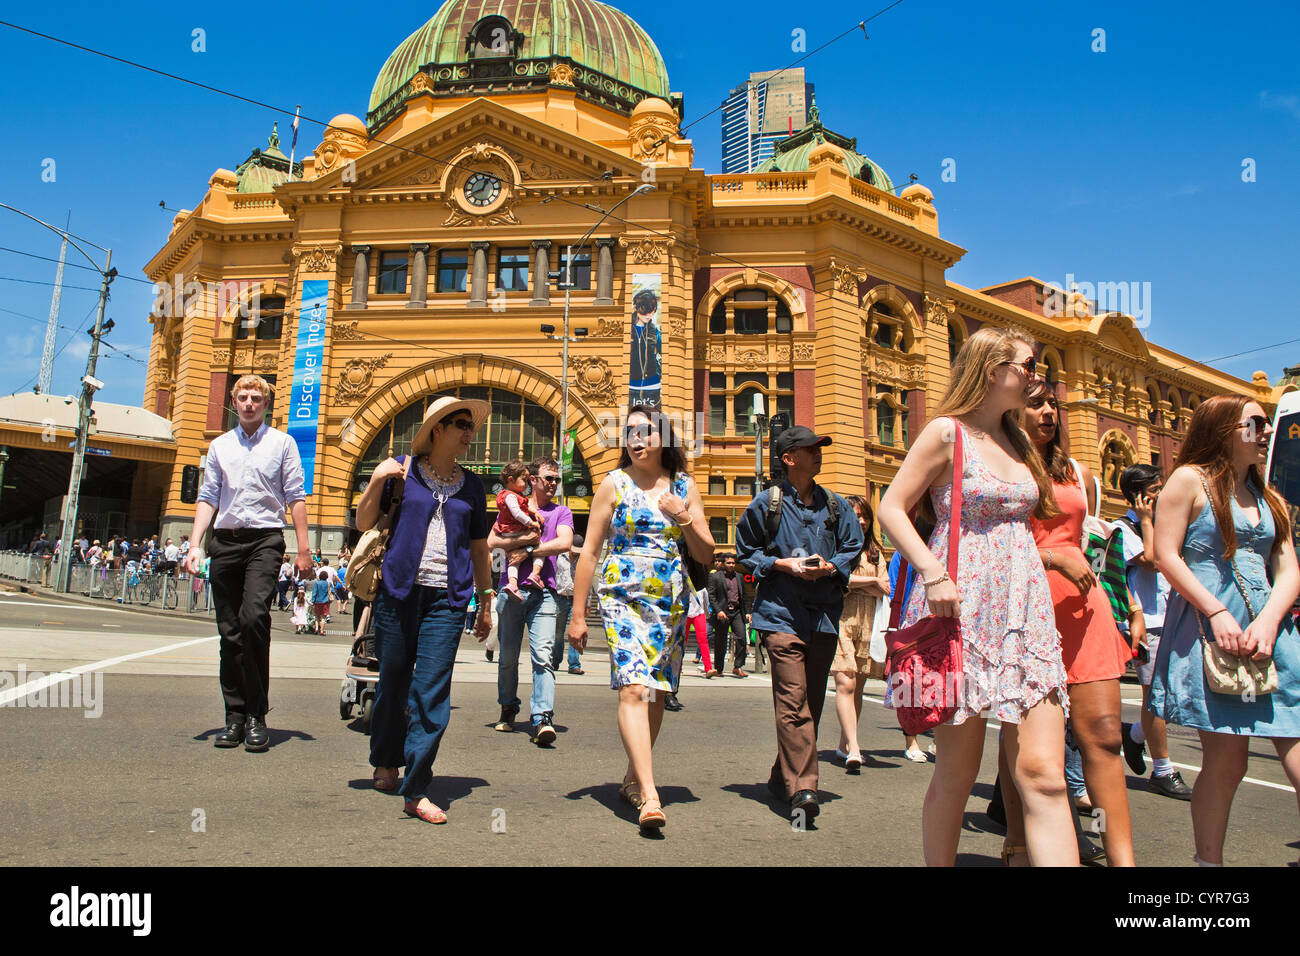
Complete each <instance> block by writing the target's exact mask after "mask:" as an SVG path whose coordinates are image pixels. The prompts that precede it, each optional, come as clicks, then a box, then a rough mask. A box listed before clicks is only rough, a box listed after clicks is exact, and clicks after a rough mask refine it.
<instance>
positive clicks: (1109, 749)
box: [1070, 679, 1134, 866]
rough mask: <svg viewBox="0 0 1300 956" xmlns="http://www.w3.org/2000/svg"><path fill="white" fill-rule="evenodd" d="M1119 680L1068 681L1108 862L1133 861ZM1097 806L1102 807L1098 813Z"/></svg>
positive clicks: (1077, 735)
mask: <svg viewBox="0 0 1300 956" xmlns="http://www.w3.org/2000/svg"><path fill="white" fill-rule="evenodd" d="M1119 708H1120V700H1119V680H1118V679H1116V680H1098V681H1089V682H1087V683H1084V684H1071V685H1070V726H1071V727H1072V728H1073V732H1074V742H1075V744H1076V745H1077V746H1078V748H1079V755H1080V756H1081V757H1082V758H1083V779H1084V782H1085V783H1086V784H1087V787H1088V796H1089V798H1090V799H1091V800H1092V805H1093V808H1094V809H1093V816H1094V818H1096V819H1098V820H1099V822H1100V828H1101V842H1102V844H1103V845H1104V846H1105V847H1106V861H1107V863H1108V864H1109V865H1110V866H1133V865H1134V861H1133V826H1132V823H1131V821H1130V819H1129V807H1128V784H1127V782H1126V780H1125V776H1124V758H1123V757H1122V756H1121V755H1120V734H1121V733H1122V732H1123V731H1122V729H1121V726H1120V724H1121V721H1120V712H1119ZM1097 811H1100V814H1098V812H1097Z"/></svg>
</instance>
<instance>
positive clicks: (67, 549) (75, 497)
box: [54, 249, 117, 592]
mask: <svg viewBox="0 0 1300 956" xmlns="http://www.w3.org/2000/svg"><path fill="white" fill-rule="evenodd" d="M116 276H117V270H116V269H114V268H113V250H111V249H110V250H108V259H107V261H106V262H105V263H104V272H103V280H102V281H101V282H100V285H99V311H98V312H96V313H95V331H94V332H92V333H91V335H90V355H89V356H88V357H87V358H86V374H85V377H83V378H82V380H81V399H80V401H79V402H78V403H77V440H76V442H75V445H74V448H73V452H72V474H71V476H69V478H68V499H67V503H66V505H65V506H64V509H63V534H62V536H61V538H62V542H63V544H62V547H61V548H60V558H59V567H58V577H57V579H56V582H55V586H54V589H55V590H56V591H63V592H67V591H69V590H71V589H72V548H73V536H74V535H75V534H76V532H77V510H78V507H79V505H80V499H81V479H82V476H83V474H84V473H85V470H86V442H87V439H88V438H89V436H88V435H87V432H88V431H89V429H90V409H91V405H92V404H93V403H94V400H95V390H96V386H95V385H92V384H91V383H92V382H93V381H94V379H95V367H96V366H97V365H98V363H99V339H100V336H101V335H103V334H104V310H105V308H106V307H107V306H108V287H109V285H110V284H111V283H112V281H113V279H114V278H115V277H116Z"/></svg>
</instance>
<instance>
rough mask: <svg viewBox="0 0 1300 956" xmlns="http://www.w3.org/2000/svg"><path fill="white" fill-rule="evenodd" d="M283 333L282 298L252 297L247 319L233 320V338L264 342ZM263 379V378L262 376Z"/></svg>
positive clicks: (274, 296) (269, 296) (268, 296)
mask: <svg viewBox="0 0 1300 956" xmlns="http://www.w3.org/2000/svg"><path fill="white" fill-rule="evenodd" d="M283 331H284V296H282V295H267V296H253V298H252V299H250V300H249V302H248V318H246V319H245V318H236V319H235V338H236V339H246V338H248V336H249V333H250V332H251V333H252V335H253V337H254V338H256V339H260V340H262V341H266V340H269V339H278V338H279V337H280V336H281V334H283ZM263 377H265V376H263Z"/></svg>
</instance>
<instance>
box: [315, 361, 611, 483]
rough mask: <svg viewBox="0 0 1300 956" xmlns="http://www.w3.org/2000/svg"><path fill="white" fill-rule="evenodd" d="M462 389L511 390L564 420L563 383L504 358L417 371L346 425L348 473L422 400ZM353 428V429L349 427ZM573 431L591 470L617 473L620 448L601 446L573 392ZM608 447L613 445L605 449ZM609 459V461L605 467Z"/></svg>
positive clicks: (394, 382)
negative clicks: (399, 416) (615, 466)
mask: <svg viewBox="0 0 1300 956" xmlns="http://www.w3.org/2000/svg"><path fill="white" fill-rule="evenodd" d="M458 385H483V386H494V387H498V388H503V389H508V390H509V391H511V392H514V393H516V394H518V395H522V396H523V397H524V398H527V399H529V400H530V401H533V402H536V403H537V404H538V405H541V406H542V407H543V408H545V409H546V410H547V411H549V412H552V413H553V414H554V415H555V417H556V418H557V419H558V418H559V417H560V407H561V404H562V403H561V393H562V385H561V383H560V381H559V379H557V378H555V377H553V376H551V375H548V374H546V373H545V372H541V371H539V370H538V369H535V368H533V367H531V366H529V365H526V364H524V363H523V362H519V361H516V360H515V359H510V358H505V357H504V356H499V355H484V354H481V353H480V354H466V355H462V356H457V357H455V358H444V359H437V360H435V361H433V362H427V363H425V364H424V365H419V366H416V367H415V368H412V369H409V370H408V371H405V372H403V373H402V374H401V375H398V376H396V377H394V378H393V379H391V380H389V382H388V383H387V384H385V385H384V386H383V387H382V388H379V389H376V391H375V392H374V394H372V395H371V396H370V398H369V399H368V400H367V401H366V403H365V404H364V405H362V406H361V407H360V408H359V409H357V411H356V413H355V414H354V415H353V416H352V418H350V419H348V420H346V421H345V424H344V427H343V429H342V434H341V435H339V436H338V441H337V446H338V449H339V451H340V453H341V455H342V461H341V463H340V464H341V466H342V469H343V472H344V473H345V474H347V475H351V474H352V472H353V471H354V470H355V469H356V466H357V465H358V463H359V462H360V461H361V458H362V456H363V455H364V454H365V453H366V449H367V448H369V447H370V443H371V442H372V441H374V439H375V438H376V436H377V435H378V434H379V431H380V429H381V428H383V427H384V426H385V425H386V424H387V423H388V422H389V421H390V420H391V419H392V418H393V417H394V416H396V415H397V414H398V413H399V412H401V411H402V410H403V409H405V408H406V407H407V406H408V405H410V404H411V403H412V402H413V401H414V400H415V399H416V397H417V396H419V395H424V394H429V393H432V392H441V391H446V390H447V389H450V388H454V387H456V386H458ZM349 423H350V424H349ZM568 424H569V427H570V428H577V430H578V436H577V445H578V450H579V452H581V454H582V457H583V459H584V460H585V461H586V462H587V466H588V468H590V469H591V470H592V471H593V472H595V471H596V470H597V469H598V468H599V469H601V470H602V471H604V470H609V468H612V467H613V462H614V461H615V460H617V452H618V448H617V446H616V444H611V443H609V442H608V441H605V442H602V433H603V428H602V425H601V423H600V422H599V421H598V419H597V416H596V414H595V412H593V411H592V409H591V407H590V406H589V405H588V404H587V403H586V402H584V401H583V400H582V399H581V398H579V397H578V396H577V395H576V394H575V390H574V389H573V388H570V389H569V422H568ZM606 445H610V447H609V448H606V447H605V446H606ZM606 457H608V458H609V460H608V461H606V460H605V459H606Z"/></svg>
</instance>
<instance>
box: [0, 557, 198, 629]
mask: <svg viewBox="0 0 1300 956" xmlns="http://www.w3.org/2000/svg"><path fill="white" fill-rule="evenodd" d="M56 567H57V564H56V563H55V562H53V561H49V562H47V561H45V560H44V559H43V558H41V557H40V556H39V555H30V554H23V553H22V552H18V551H0V579H5V580H9V581H16V582H19V583H22V584H28V585H32V586H34V587H50V586H52V584H53V582H54V575H55V569H56ZM68 593H69V594H76V595H80V596H82V597H89V598H97V599H100V600H103V601H112V602H113V603H115V604H123V605H135V606H137V607H149V608H157V609H160V610H164V611H176V612H177V613H181V614H206V615H209V616H211V615H213V614H214V609H213V606H212V583H211V582H210V581H208V580H206V579H204V578H201V577H200V578H195V577H192V576H190V575H188V574H184V573H177V574H176V575H175V576H173V575H171V574H160V573H157V572H153V571H139V570H135V569H130V568H118V569H114V568H110V567H109V566H108V565H106V564H95V565H90V564H74V565H73V566H72V573H71V576H70V581H69V587H68Z"/></svg>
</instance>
